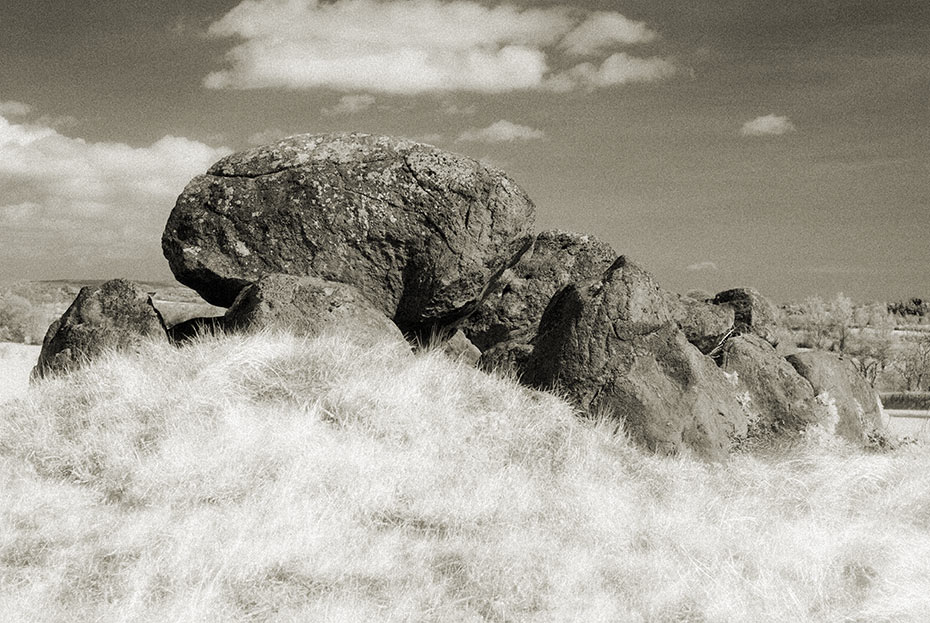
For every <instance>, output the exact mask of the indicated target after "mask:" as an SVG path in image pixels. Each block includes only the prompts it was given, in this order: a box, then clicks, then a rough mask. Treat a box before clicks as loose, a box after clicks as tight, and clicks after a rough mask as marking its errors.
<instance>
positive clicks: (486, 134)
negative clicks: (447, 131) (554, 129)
mask: <svg viewBox="0 0 930 623" xmlns="http://www.w3.org/2000/svg"><path fill="white" fill-rule="evenodd" d="M545 136H546V135H545V133H544V132H543V131H542V130H537V129H535V128H531V127H529V126H525V125H518V124H516V123H511V122H510V121H506V120H504V119H501V120H500V121H495V122H494V123H492V124H491V125H489V126H488V127H486V128H481V129H477V128H471V129H468V130H465V131H464V132H462V133H461V134H459V137H458V139H456V140H458V141H460V142H469V143H511V142H513V141H529V140H534V139H541V138H545Z"/></svg>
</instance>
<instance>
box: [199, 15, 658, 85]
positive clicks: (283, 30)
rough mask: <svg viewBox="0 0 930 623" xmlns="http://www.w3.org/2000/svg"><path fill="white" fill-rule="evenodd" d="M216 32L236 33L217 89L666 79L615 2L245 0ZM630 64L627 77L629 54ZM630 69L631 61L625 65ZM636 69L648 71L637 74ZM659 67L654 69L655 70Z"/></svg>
mask: <svg viewBox="0 0 930 623" xmlns="http://www.w3.org/2000/svg"><path fill="white" fill-rule="evenodd" d="M209 33H210V34H211V35H212V36H214V37H219V38H230V39H235V43H234V44H233V47H232V48H231V49H230V50H229V51H228V52H227V55H226V60H227V67H226V68H225V69H221V70H219V71H214V72H212V73H210V74H209V75H208V76H207V77H206V78H205V79H204V84H205V85H206V86H207V87H210V88H217V89H219V88H238V89H249V88H264V87H283V88H289V89H311V88H318V87H325V88H331V89H336V90H340V91H348V92H353V91H354V92H367V93H393V94H418V93H425V92H449V91H474V92H481V93H502V92H507V91H513V90H519V89H533V88H542V87H549V86H550V81H551V80H552V79H553V77H554V76H557V75H558V83H559V87H558V88H559V89H566V88H572V86H584V87H597V86H610V85H616V84H623V83H625V82H630V81H632V80H633V79H636V80H643V79H657V76H660V75H661V76H662V77H664V76H667V75H670V72H669V71H667V68H665V67H663V68H662V71H657V67H656V64H657V63H659V62H661V63H665V64H669V62H668V61H661V59H634V58H632V57H627V56H626V55H623V56H622V57H619V59H614V60H613V61H611V62H610V63H607V61H610V60H611V59H612V58H613V56H615V54H614V55H612V53H614V52H616V48H617V47H619V46H622V45H630V44H633V43H639V42H644V41H649V40H651V39H653V38H654V37H655V33H654V32H653V31H651V30H649V29H648V28H647V27H646V25H645V24H642V23H640V22H634V21H631V20H628V19H627V18H625V17H624V16H623V15H621V14H619V13H614V12H596V13H591V12H585V11H583V10H580V9H574V8H568V7H560V6H554V7H547V8H519V7H517V6H515V5H512V4H494V5H489V4H487V3H480V2H478V1H477V0H454V1H451V2H448V1H443V0H404V1H398V0H380V1H379V0H335V1H334V2H322V1H320V0H245V1H244V2H242V3H241V4H239V5H238V6H236V7H235V8H233V9H232V10H231V11H230V12H229V13H227V14H226V15H225V16H224V17H222V18H221V19H220V20H218V21H216V22H215V23H213V24H212V25H211V26H210V28H209ZM559 50H564V51H565V53H566V54H568V55H578V54H584V55H595V56H598V57H599V58H596V59H594V62H595V63H596V65H599V68H594V67H593V66H592V70H591V71H590V72H589V71H587V70H586V69H583V70H581V71H578V72H572V71H566V70H565V69H562V70H560V69H558V67H554V65H556V66H557V65H558V64H559V61H560V60H562V59H560V55H559V54H558V52H559ZM618 61H620V62H625V63H626V64H627V65H635V64H636V61H639V62H640V63H647V64H649V66H650V67H649V71H647V70H645V69H643V68H638V69H636V70H635V71H633V70H631V69H630V68H629V67H627V68H626V69H625V73H623V74H622V79H621V78H620V77H619V74H618V73H617V72H618V71H619V70H618V69H617V68H616V67H614V65H616V64H617V62H618ZM621 69H622V68H621ZM634 74H635V75H636V78H631V76H633V75H634ZM647 74H648V78H647V77H646V76H647Z"/></svg>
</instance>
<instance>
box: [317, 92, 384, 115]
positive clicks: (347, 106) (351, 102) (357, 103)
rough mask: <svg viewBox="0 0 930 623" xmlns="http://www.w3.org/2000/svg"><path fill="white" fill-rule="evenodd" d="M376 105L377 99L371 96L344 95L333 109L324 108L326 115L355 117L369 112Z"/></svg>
mask: <svg viewBox="0 0 930 623" xmlns="http://www.w3.org/2000/svg"><path fill="white" fill-rule="evenodd" d="M374 105H375V98H374V96H371V95H364V94H363V95H343V96H342V97H340V98H339V102H338V103H337V104H336V105H335V106H332V107H331V108H324V109H323V114H324V115H330V116H332V115H354V114H355V113H360V112H364V111H366V110H368V109H369V108H371V107H372V106H374Z"/></svg>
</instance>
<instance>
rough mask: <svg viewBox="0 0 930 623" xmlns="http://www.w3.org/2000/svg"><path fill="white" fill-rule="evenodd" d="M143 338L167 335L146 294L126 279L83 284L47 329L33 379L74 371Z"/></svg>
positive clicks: (161, 337) (129, 346)
mask: <svg viewBox="0 0 930 623" xmlns="http://www.w3.org/2000/svg"><path fill="white" fill-rule="evenodd" d="M146 339H156V340H167V339H168V337H167V334H166V332H165V324H164V322H163V321H162V318H161V315H160V314H159V313H158V311H157V310H156V309H155V307H154V306H153V305H152V299H151V297H149V295H148V294H146V293H145V292H143V291H142V290H141V289H140V288H139V287H138V286H137V285H136V284H134V283H132V282H131V281H127V280H125V279H113V280H111V281H107V282H104V283H102V284H100V285H99V286H87V287H84V288H81V291H80V292H79V293H78V295H77V298H75V299H74V302H73V303H71V306H70V307H68V310H67V311H65V313H64V314H63V315H62V316H61V318H59V319H58V320H56V321H55V322H53V323H52V324H51V326H50V327H49V328H48V332H47V333H46V334H45V340H44V341H43V343H42V350H41V351H40V353H39V361H38V363H37V364H36V366H35V368H33V370H32V377H33V378H42V377H45V376H48V375H50V374H55V373H59V372H66V371H69V370H73V369H75V368H77V367H79V366H80V365H82V364H83V363H85V362H87V361H90V360H92V359H94V358H95V357H98V356H99V355H100V354H102V353H103V352H105V351H107V350H109V349H127V348H132V347H134V346H135V345H137V344H139V343H140V342H141V341H143V340H146Z"/></svg>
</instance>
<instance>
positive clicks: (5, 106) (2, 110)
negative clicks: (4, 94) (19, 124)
mask: <svg viewBox="0 0 930 623" xmlns="http://www.w3.org/2000/svg"><path fill="white" fill-rule="evenodd" d="M31 112H32V106H30V105H29V104H23V103H22V102H14V101H6V102H3V101H0V116H3V117H25V116H26V115H28V114H29V113H31Z"/></svg>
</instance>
